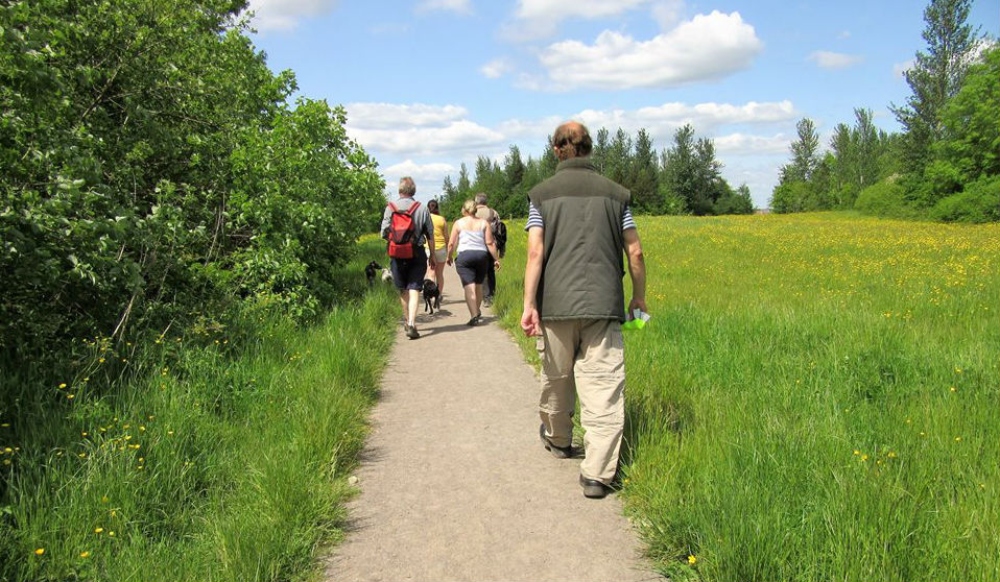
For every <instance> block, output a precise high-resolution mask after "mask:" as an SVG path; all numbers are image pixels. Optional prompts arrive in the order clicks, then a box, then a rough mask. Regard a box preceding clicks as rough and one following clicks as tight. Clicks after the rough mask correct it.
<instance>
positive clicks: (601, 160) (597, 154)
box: [590, 127, 611, 175]
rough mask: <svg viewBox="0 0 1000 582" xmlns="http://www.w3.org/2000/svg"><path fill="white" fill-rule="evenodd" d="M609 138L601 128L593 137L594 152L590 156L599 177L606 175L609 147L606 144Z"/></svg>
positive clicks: (606, 131)
mask: <svg viewBox="0 0 1000 582" xmlns="http://www.w3.org/2000/svg"><path fill="white" fill-rule="evenodd" d="M609 137H610V134H609V133H608V130H607V129H606V128H604V127H602V128H601V129H599V130H597V134H596V135H595V136H594V150H593V151H592V152H591V154H590V159H591V161H592V162H593V164H594V167H595V168H596V169H597V171H598V173H600V174H601V175H606V174H605V170H606V166H607V157H608V149H609V148H610V147H611V145H610V144H609V142H608V139H609Z"/></svg>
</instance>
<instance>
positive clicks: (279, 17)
mask: <svg viewBox="0 0 1000 582" xmlns="http://www.w3.org/2000/svg"><path fill="white" fill-rule="evenodd" d="M926 4H927V3H926V2H924V1H922V0H839V1H836V2H831V1H830V0H822V1H818V0H815V1H814V0H781V1H778V0H700V1H685V0H569V1H567V0H515V1H499V0H491V1H488V2H487V1H486V0H377V1H376V0H368V1H362V0H250V7H251V9H252V10H253V11H254V12H255V17H254V20H253V21H252V23H253V26H254V28H255V29H256V30H257V32H256V33H255V34H253V35H252V39H253V41H254V43H255V45H256V46H257V48H258V49H259V50H262V51H264V52H265V53H266V54H267V62H268V64H269V66H270V67H271V69H272V70H274V71H276V72H277V71H281V70H285V69H291V70H293V71H294V72H295V75H296V78H297V80H298V85H299V94H300V95H301V96H304V97H308V98H311V99H325V100H326V101H327V102H328V103H330V104H331V105H343V106H344V107H345V108H346V109H347V114H348V125H347V129H348V132H349V135H351V136H352V137H353V138H354V139H356V140H357V141H358V142H359V143H360V144H361V145H362V146H363V147H364V148H365V150H366V151H367V152H368V153H369V154H370V155H371V156H372V157H374V158H375V159H376V160H377V161H378V163H379V168H380V171H381V172H382V174H383V176H384V177H385V179H386V183H387V187H388V188H389V189H391V190H392V189H394V188H395V186H396V184H397V182H398V180H399V178H400V177H401V176H404V175H409V176H413V178H414V179H415V180H416V183H417V198H418V199H423V200H427V199H429V198H431V197H434V196H436V195H439V194H440V192H441V185H442V183H443V181H444V178H445V176H447V175H450V176H451V177H452V179H453V180H456V179H457V177H458V172H459V168H460V166H461V164H462V163H463V162H464V163H465V164H466V166H467V167H468V169H469V171H470V172H472V171H473V170H474V168H475V162H476V159H477V157H478V156H480V155H485V156H489V157H491V158H494V159H497V160H503V158H504V156H505V155H506V154H507V153H508V151H509V148H510V146H511V145H517V146H518V148H519V149H520V151H521V155H522V157H523V158H524V159H525V160H527V158H528V157H529V156H530V157H533V158H536V159H537V158H539V157H540V156H541V155H542V153H543V151H544V148H545V143H546V138H547V137H548V136H549V135H550V134H551V133H552V131H553V130H554V129H555V127H556V126H557V125H558V124H559V123H560V122H562V121H564V120H567V119H576V120H579V121H582V122H584V123H585V124H587V126H588V127H589V128H590V129H591V131H592V132H593V133H596V132H597V130H598V129H599V128H601V127H605V128H607V129H608V130H609V131H610V132H611V133H612V134H614V133H615V131H616V130H617V129H618V128H619V127H621V128H622V129H624V130H626V131H627V132H628V133H629V134H630V135H632V136H633V137H634V135H635V133H636V132H637V131H638V130H639V129H640V128H645V129H646V131H647V132H648V133H649V134H650V136H651V137H652V138H653V145H654V147H655V148H656V150H657V151H661V150H663V149H666V148H669V147H671V146H672V145H673V136H674V132H675V131H676V130H677V128H679V127H681V126H682V125H684V124H691V126H692V127H693V128H694V131H695V136H696V137H697V138H702V137H704V138H709V139H712V140H713V141H714V142H715V148H716V157H717V159H718V160H719V161H720V162H722V164H723V165H724V168H723V175H724V177H725V178H726V179H727V180H728V181H729V183H730V184H731V185H732V186H733V187H738V186H739V185H741V184H746V185H747V186H748V187H749V188H750V191H751V195H752V196H753V199H754V204H755V206H757V207H766V206H767V204H768V200H769V199H770V197H771V191H772V189H773V188H774V185H775V184H776V182H777V177H778V168H779V167H780V166H781V165H783V164H785V163H787V162H788V160H789V158H790V154H789V144H790V143H791V142H792V141H793V140H794V139H795V138H796V132H795V124H796V123H797V122H798V121H799V120H800V119H802V118H803V117H808V118H810V119H812V120H813V122H814V123H815V124H816V127H817V129H818V131H819V133H820V136H821V141H822V143H823V144H824V145H825V144H827V143H828V142H829V136H830V135H831V133H832V131H833V128H834V127H835V126H836V125H837V124H838V123H846V124H848V125H853V123H854V109H855V108H864V109H871V110H872V112H873V113H874V115H875V122H876V124H878V125H879V126H880V127H882V128H884V129H886V130H889V131H895V130H898V129H899V126H898V124H897V123H896V121H895V117H894V116H893V114H892V113H891V112H890V110H889V106H890V104H893V103H894V104H903V103H904V102H905V100H906V99H907V97H908V96H909V95H910V91H909V88H908V86H907V85H906V82H905V81H904V80H903V78H902V76H901V71H902V70H904V69H905V67H906V66H907V65H908V64H909V63H910V62H912V60H913V57H914V54H915V53H916V51H918V50H925V48H926V43H925V42H924V41H923V39H922V38H921V32H922V31H923V29H924V21H923V10H924V8H925V6H926ZM969 22H970V24H973V25H976V26H981V27H982V31H983V32H985V33H987V34H989V35H990V36H991V37H994V38H995V37H996V36H998V28H1000V6H998V3H997V0H974V1H973V4H972V13H971V15H970V18H969Z"/></svg>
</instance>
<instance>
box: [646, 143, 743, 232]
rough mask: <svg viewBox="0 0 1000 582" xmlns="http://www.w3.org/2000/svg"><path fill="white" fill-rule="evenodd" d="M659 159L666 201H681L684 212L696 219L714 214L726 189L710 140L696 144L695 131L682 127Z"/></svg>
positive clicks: (726, 185) (720, 167) (727, 186)
mask: <svg viewBox="0 0 1000 582" xmlns="http://www.w3.org/2000/svg"><path fill="white" fill-rule="evenodd" d="M662 158H663V162H662V165H663V169H662V173H661V182H663V183H664V184H665V186H666V187H665V188H664V195H665V199H669V198H671V197H679V198H681V199H683V200H684V206H685V209H686V210H687V211H690V212H691V213H692V214H695V215H698V216H703V215H711V214H714V213H715V210H716V209H715V203H716V202H717V201H718V200H719V198H721V197H723V196H724V194H725V192H726V191H727V189H728V188H729V185H728V184H726V183H725V180H723V178H722V175H721V170H722V164H721V163H720V162H719V161H718V160H716V159H715V145H714V144H713V143H712V142H711V140H708V139H705V138H701V139H698V140H697V141H696V140H695V138H694V128H693V127H691V125H690V124H688V125H684V126H683V127H681V128H679V129H678V130H677V131H676V132H675V133H674V146H673V147H671V148H670V149H668V150H666V151H665V152H664V153H663V155H662Z"/></svg>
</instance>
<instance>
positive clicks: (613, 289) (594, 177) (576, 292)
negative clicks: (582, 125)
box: [528, 158, 630, 321]
mask: <svg viewBox="0 0 1000 582" xmlns="http://www.w3.org/2000/svg"><path fill="white" fill-rule="evenodd" d="M528 198H529V199H530V200H531V202H532V204H534V206H535V208H536V209H538V211H539V212H540V213H541V215H542V221H543V222H544V226H545V238H544V240H545V255H544V258H543V262H542V276H541V280H540V281H539V284H538V296H537V298H536V301H537V304H538V312H539V314H540V315H541V318H542V320H557V319H617V320H619V321H624V320H625V291H624V289H623V287H622V277H624V276H625V268H624V262H623V260H624V252H625V239H624V235H623V234H622V216H623V215H624V213H625V208H626V207H627V206H628V203H629V199H630V194H629V191H628V190H627V189H625V188H624V187H622V186H620V185H618V184H616V183H614V182H612V181H611V180H608V179H607V178H605V177H603V176H601V175H600V174H598V173H597V171H596V170H595V169H594V166H593V164H591V162H590V160H589V159H588V158H571V159H569V160H564V161H562V162H560V163H559V165H558V166H557V167H556V173H555V175H554V176H552V177H551V178H549V179H548V180H545V181H544V182H542V183H541V184H539V185H537V186H535V187H534V188H532V189H531V191H530V192H529V193H528Z"/></svg>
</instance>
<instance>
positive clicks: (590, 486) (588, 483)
mask: <svg viewBox="0 0 1000 582" xmlns="http://www.w3.org/2000/svg"><path fill="white" fill-rule="evenodd" d="M580 486H581V487H583V496H584V497H588V498H590V499H604V498H605V497H607V496H608V493H610V492H611V488H610V487H608V486H607V485H605V484H604V483H601V482H600V481H597V480H595V479H587V478H586V477H584V476H583V475H580Z"/></svg>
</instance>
